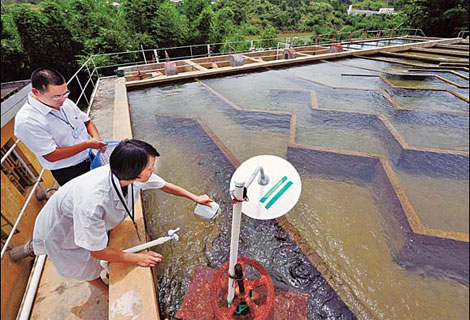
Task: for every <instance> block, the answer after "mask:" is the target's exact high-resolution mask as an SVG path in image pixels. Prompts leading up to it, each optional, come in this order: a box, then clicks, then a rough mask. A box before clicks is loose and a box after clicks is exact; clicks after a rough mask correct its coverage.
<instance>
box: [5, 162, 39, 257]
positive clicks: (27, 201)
mask: <svg viewBox="0 0 470 320" xmlns="http://www.w3.org/2000/svg"><path fill="white" fill-rule="evenodd" d="M44 171H45V169H42V171H41V173H40V174H39V177H38V178H37V179H36V183H35V184H34V186H33V187H32V188H31V191H30V192H29V195H28V198H27V199H26V202H25V203H24V205H23V208H21V211H20V214H19V215H18V218H17V219H16V222H15V225H14V226H13V227H12V228H11V231H10V234H9V235H8V239H7V241H5V244H4V245H3V249H2V253H1V256H0V259H3V255H4V254H5V252H6V251H7V248H8V245H9V244H10V241H11V239H12V238H13V235H14V234H15V231H16V228H18V224H19V223H20V220H21V218H23V215H24V213H25V211H26V207H27V206H28V204H29V202H30V201H31V198H32V197H33V194H34V191H35V190H36V187H37V186H38V184H39V181H41V178H42V175H43V174H44Z"/></svg>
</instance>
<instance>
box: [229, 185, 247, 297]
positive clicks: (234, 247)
mask: <svg viewBox="0 0 470 320" xmlns="http://www.w3.org/2000/svg"><path fill="white" fill-rule="evenodd" d="M244 186H245V181H235V190H234V193H233V195H234V197H235V199H238V200H242V199H243V190H244ZM242 205H243V202H241V201H236V202H235V203H234V204H233V215H232V237H231V240H230V261H229V269H228V274H229V279H228V294H227V304H228V305H229V306H230V305H231V304H232V301H233V297H234V296H235V282H234V281H235V280H234V279H233V278H234V277H235V265H236V264H237V260H238V240H239V238H240V221H241V216H242Z"/></svg>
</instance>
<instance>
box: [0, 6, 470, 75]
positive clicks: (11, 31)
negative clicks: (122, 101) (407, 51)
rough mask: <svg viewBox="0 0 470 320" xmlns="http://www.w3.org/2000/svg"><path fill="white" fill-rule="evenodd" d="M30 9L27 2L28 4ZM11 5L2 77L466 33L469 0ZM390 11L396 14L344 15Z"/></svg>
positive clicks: (5, 28)
mask: <svg viewBox="0 0 470 320" xmlns="http://www.w3.org/2000/svg"><path fill="white" fill-rule="evenodd" d="M30 2H31V1H30ZM33 3H34V4H31V3H21V4H18V3H11V4H8V3H7V1H4V6H3V7H2V9H4V12H3V13H2V71H3V72H2V76H1V80H2V82H4V81H12V80H18V79H25V78H28V77H29V75H30V73H31V71H32V70H33V69H35V68H37V67H39V66H47V65H52V66H54V67H56V68H58V69H60V70H61V71H63V72H64V73H65V74H66V75H67V76H70V75H72V74H73V72H74V71H75V70H76V69H77V68H78V66H79V62H80V61H83V59H84V57H87V56H89V55H90V54H97V53H109V52H119V51H127V50H138V49H140V48H141V46H142V47H143V48H163V47H173V46H181V45H188V44H202V43H215V42H225V41H237V40H243V39H245V38H246V37H247V36H249V37H251V38H252V37H260V38H274V37H275V36H276V34H277V33H278V32H310V33H311V34H313V35H315V34H321V33H326V32H332V31H337V30H340V29H341V30H343V31H352V30H359V29H362V30H377V29H389V28H395V27H397V26H401V27H417V28H422V29H423V30H424V32H425V33H426V34H427V35H430V36H455V35H456V34H457V32H458V31H460V30H468V15H469V4H468V0H393V1H392V0H390V1H387V0H380V1H374V0H363V1H359V0H352V1H346V0H323V1H313V0H218V1H210V0H191V1H189V0H184V1H182V2H180V3H173V2H171V1H169V0H122V1H118V4H119V5H113V4H112V3H111V1H100V0H70V1H65V0H62V1H60V0H58V1H50V0H49V1H33ZM350 4H353V5H354V7H355V8H365V9H371V10H377V9H378V8H381V7H384V6H385V7H386V6H393V7H395V8H396V11H397V14H396V15H371V16H363V15H356V16H353V15H347V8H348V6H349V5H350Z"/></svg>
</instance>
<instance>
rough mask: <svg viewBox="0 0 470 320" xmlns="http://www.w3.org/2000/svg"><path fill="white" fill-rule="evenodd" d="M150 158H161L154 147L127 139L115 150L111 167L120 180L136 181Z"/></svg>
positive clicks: (111, 158) (110, 162)
mask: <svg viewBox="0 0 470 320" xmlns="http://www.w3.org/2000/svg"><path fill="white" fill-rule="evenodd" d="M150 156H153V157H158V156H160V154H159V153H158V152H157V150H156V149H155V148H154V147H153V146H152V145H150V144H148V143H147V142H145V141H141V140H135V139H125V140H122V141H121V142H120V143H119V145H118V146H117V147H116V148H114V150H113V152H112V153H111V156H110V157H109V165H110V166H111V171H112V172H113V174H115V175H116V176H117V177H118V179H119V180H134V179H137V178H138V177H139V175H140V173H141V172H142V170H144V169H145V167H146V166H147V163H148V160H149V157H150Z"/></svg>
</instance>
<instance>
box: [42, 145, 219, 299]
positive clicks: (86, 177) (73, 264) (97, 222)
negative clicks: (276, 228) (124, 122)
mask: <svg viewBox="0 0 470 320" xmlns="http://www.w3.org/2000/svg"><path fill="white" fill-rule="evenodd" d="M158 156H159V153H158V152H157V150H155V148H154V147H153V146H151V145H150V144H148V143H146V142H144V141H139V140H133V139H132V140H123V141H121V143H120V144H119V145H118V146H117V147H116V148H115V149H114V150H113V152H112V154H111V157H110V160H109V162H110V163H109V165H104V166H102V167H99V168H97V169H94V170H92V171H90V172H88V173H86V174H83V175H81V176H79V177H77V178H75V179H73V180H71V181H70V182H68V183H66V184H65V185H64V186H63V187H61V188H60V189H59V190H58V191H57V192H56V193H54V195H53V196H52V197H51V198H50V199H49V200H48V202H47V203H46V205H45V206H44V208H43V209H42V210H41V212H40V213H39V215H38V217H37V219H36V223H35V226H34V232H33V248H34V253H35V254H36V255H41V254H47V255H48V256H49V259H50V260H51V261H52V264H53V265H54V267H55V268H56V270H57V272H58V273H59V274H60V275H62V276H63V277H66V278H73V279H76V280H85V281H88V282H89V283H90V284H92V285H94V286H95V287H97V288H98V289H100V290H101V291H102V292H103V294H104V295H105V296H106V297H108V287H107V286H106V285H105V284H104V283H103V281H102V280H101V278H100V272H101V270H102V267H101V266H100V263H99V261H100V260H106V261H109V262H120V263H126V264H131V265H138V266H141V267H153V266H155V265H156V264H157V263H159V262H161V261H162V259H163V257H162V256H161V255H160V254H158V253H156V252H153V251H144V252H141V253H125V252H123V251H121V250H117V249H114V248H111V247H108V231H109V230H111V229H113V228H115V227H116V226H117V225H118V224H119V223H120V222H122V221H123V220H124V219H125V218H126V216H127V215H129V216H130V217H131V218H132V219H133V206H134V203H135V201H137V199H138V197H139V193H140V190H145V189H150V188H156V189H161V190H162V191H164V192H167V193H171V194H174V195H177V196H182V197H186V198H188V199H190V200H193V201H194V202H196V203H199V204H204V205H209V203H210V202H211V201H212V200H211V199H210V198H209V197H208V196H207V195H200V196H196V195H195V194H193V193H191V192H189V191H187V190H185V189H184V188H181V187H179V186H176V185H174V184H171V183H169V182H166V181H165V180H163V179H162V178H161V177H159V176H157V175H155V174H154V173H153V172H154V165H155V158H156V157H158ZM131 212H132V214H131Z"/></svg>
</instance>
